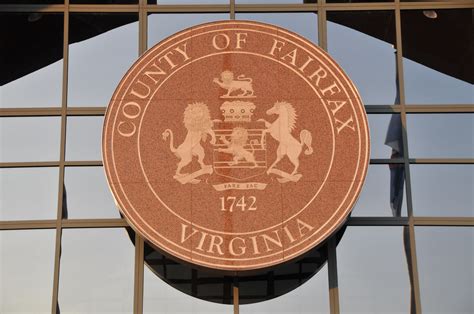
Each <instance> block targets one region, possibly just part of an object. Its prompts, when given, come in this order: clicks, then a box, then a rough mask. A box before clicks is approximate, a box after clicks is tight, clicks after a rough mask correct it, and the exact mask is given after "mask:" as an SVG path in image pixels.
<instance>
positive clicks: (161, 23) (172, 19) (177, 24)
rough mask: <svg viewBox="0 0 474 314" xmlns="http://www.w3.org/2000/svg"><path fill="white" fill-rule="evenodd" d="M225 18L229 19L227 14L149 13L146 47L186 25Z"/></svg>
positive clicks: (186, 26)
mask: <svg viewBox="0 0 474 314" xmlns="http://www.w3.org/2000/svg"><path fill="white" fill-rule="evenodd" d="M170 1H171V0H170ZM160 3H161V2H160ZM227 19H229V14H212V13H199V14H198V13H191V14H179V13H172V14H151V15H149V16H148V48H151V47H153V46H154V45H155V44H157V43H159V42H160V41H162V40H163V39H165V38H166V37H168V36H171V35H173V34H174V33H176V32H179V31H181V30H183V29H186V28H188V27H191V26H194V25H197V24H202V23H207V22H212V21H219V20H227Z"/></svg>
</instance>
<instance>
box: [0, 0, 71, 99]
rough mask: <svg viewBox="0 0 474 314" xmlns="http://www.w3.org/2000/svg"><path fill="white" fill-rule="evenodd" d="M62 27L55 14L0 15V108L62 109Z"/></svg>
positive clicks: (57, 15)
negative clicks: (59, 107)
mask: <svg viewBox="0 0 474 314" xmlns="http://www.w3.org/2000/svg"><path fill="white" fill-rule="evenodd" d="M4 2H5V1H2V3H4ZM7 2H10V3H14V4H17V3H18V2H19V1H7ZM21 2H23V3H26V2H27V3H31V2H33V1H21ZM35 2H37V3H40V2H41V3H44V2H45V1H35ZM47 2H49V3H53V2H54V1H47ZM58 2H59V1H58ZM63 25H64V19H63V14H58V13H43V12H41V13H0V29H2V30H3V31H2V32H1V35H0V42H1V49H0V69H1V72H0V73H1V75H0V108H1V107H6V108H12V107H30V108H31V107H58V106H60V105H61V93H62V79H63V77H62V73H63V61H62V59H63ZM12 30H14V31H12ZM19 39H21V40H19Z"/></svg>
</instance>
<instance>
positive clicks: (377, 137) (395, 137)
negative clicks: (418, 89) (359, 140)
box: [368, 114, 403, 159]
mask: <svg viewBox="0 0 474 314" xmlns="http://www.w3.org/2000/svg"><path fill="white" fill-rule="evenodd" d="M368 118H369V128H370V158H382V159H390V158H392V155H393V158H400V157H403V138H402V123H401V120H400V115H399V114H369V115H368ZM394 151H396V152H397V154H395V155H394V153H395V152H394Z"/></svg>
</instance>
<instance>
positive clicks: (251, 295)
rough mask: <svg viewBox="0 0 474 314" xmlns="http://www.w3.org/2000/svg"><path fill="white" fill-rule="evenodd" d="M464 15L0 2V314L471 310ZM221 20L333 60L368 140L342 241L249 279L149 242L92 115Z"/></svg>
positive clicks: (454, 2) (458, 6)
mask: <svg viewBox="0 0 474 314" xmlns="http://www.w3.org/2000/svg"><path fill="white" fill-rule="evenodd" d="M473 8H474V5H473V4H472V1H464V0H459V1H458V0H451V1H447V0H446V1H442V0H439V1H431V2H426V1H411V0H379V1H370V0H365V1H364V0H357V1H355V0H354V1H352V0H319V1H317V0H314V1H306V0H305V1H302V0H299V1H298V0H274V1H271V0H269V1H266V0H229V1H228V0H219V1H210V0H209V1H207V0H174V1H171V0H162V1H160V0H158V3H156V1H152V0H148V1H147V0H125V1H121V0H100V1H94V0H65V2H63V1H61V0H54V1H40V0H22V1H13V0H5V1H0V47H1V49H0V56H1V58H0V69H1V70H0V80H1V81H0V278H1V280H0V313H18V312H22V313H61V312H62V313H239V312H240V313H422V312H423V313H473V312H474V303H473V298H472V296H473V295H474V290H473V289H474V288H473V286H474V269H473V265H474V228H473V226H474V196H473V195H474V193H473V191H474V143H473V137H474V92H473V91H474V89H473V86H472V84H473V83H474V69H473V61H472V56H473V54H474V51H473V37H472V27H473V25H472V23H473V22H472V16H473ZM227 19H245V20H255V21H261V22H264V23H270V24H275V25H279V26H282V27H285V28H287V29H290V30H292V31H293V32H296V33H298V34H300V35H302V36H304V37H306V38H308V39H309V40H311V41H313V42H314V43H315V44H317V45H319V46H320V47H321V48H322V49H324V50H326V51H328V53H329V54H330V55H331V56H332V57H333V58H334V59H335V60H336V61H337V62H338V63H339V64H340V65H341V67H342V68H343V69H344V71H345V72H346V73H347V74H348V75H349V77H350V78H351V79H352V80H353V81H354V83H355V85H356V86H357V88H358V90H359V92H360V94H361V96H362V99H363V102H364V104H365V107H366V111H367V113H368V117H369V124H370V133H371V161H370V166H369V170H368V176H367V180H366V184H365V186H364V188H363V191H362V193H361V196H360V198H359V200H358V202H357V204H356V206H355V208H354V210H353V212H352V215H351V217H350V218H349V219H348V221H347V223H346V225H345V227H344V231H343V233H344V234H343V236H342V238H338V237H336V236H335V237H333V238H331V239H329V240H328V242H327V243H326V244H325V245H324V246H323V247H322V248H320V250H319V251H318V252H316V253H315V254H316V255H312V256H306V257H304V259H303V260H301V261H300V262H298V263H295V264H294V266H295V267H293V268H292V267H286V268H281V269H275V270H274V271H269V272H267V273H265V274H263V275H261V276H254V277H249V278H243V277H239V276H237V277H232V276H221V277H219V276H217V275H215V274H212V276H211V275H209V276H208V274H207V273H200V272H198V271H196V270H194V269H192V268H190V267H188V268H185V271H183V267H185V266H182V265H181V266H180V267H178V266H179V265H177V264H176V262H174V261H173V260H170V259H169V258H167V257H166V256H163V255H160V254H159V253H158V252H154V251H153V250H152V249H150V247H149V246H148V245H147V243H146V242H145V241H144V240H143V239H142V238H141V237H140V236H139V235H136V234H135V233H134V232H133V231H132V230H131V229H130V228H129V227H128V224H127V222H126V221H125V220H124V219H122V218H121V216H120V213H119V211H118V209H117V208H116V206H115V204H114V200H113V197H112V195H111V193H110V192H109V191H108V187H107V183H106V180H105V176H104V171H103V169H102V161H101V131H102V122H103V117H104V113H105V107H106V106H107V104H108V101H109V99H110V96H111V95H112V93H113V91H114V89H115V87H116V86H117V84H118V82H119V81H120V79H121V78H122V76H123V75H124V74H125V72H126V71H127V69H128V68H129V67H130V66H131V65H132V64H133V62H134V61H135V60H136V59H137V58H138V57H139V56H140V54H142V53H143V52H145V51H146V50H147V49H148V48H150V47H152V46H153V45H155V44H156V43H158V42H159V41H161V40H162V39H164V38H166V37H167V36H169V35H171V34H173V33H175V32H177V31H179V30H182V29H184V28H187V27H190V26H193V25H195V24H200V23H204V22H210V21H217V20H227ZM341 234H342V233H339V236H340V235H341ZM313 253H314V252H313ZM177 287H178V288H179V289H177ZM194 296H197V297H194ZM277 296H278V297H277ZM256 300H258V301H260V302H255V301H256Z"/></svg>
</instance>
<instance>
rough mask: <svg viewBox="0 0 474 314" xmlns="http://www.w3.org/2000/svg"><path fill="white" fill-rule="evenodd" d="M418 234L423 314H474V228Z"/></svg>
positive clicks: (426, 229)
mask: <svg viewBox="0 0 474 314" xmlns="http://www.w3.org/2000/svg"><path fill="white" fill-rule="evenodd" d="M415 232H416V256H417V261H418V274H419V280H420V294H421V307H422V309H423V313H452V314H461V313H474V298H473V297H472V296H473V295H474V288H473V281H474V268H473V266H472V265H474V228H463V227H417V228H416V229H415Z"/></svg>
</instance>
